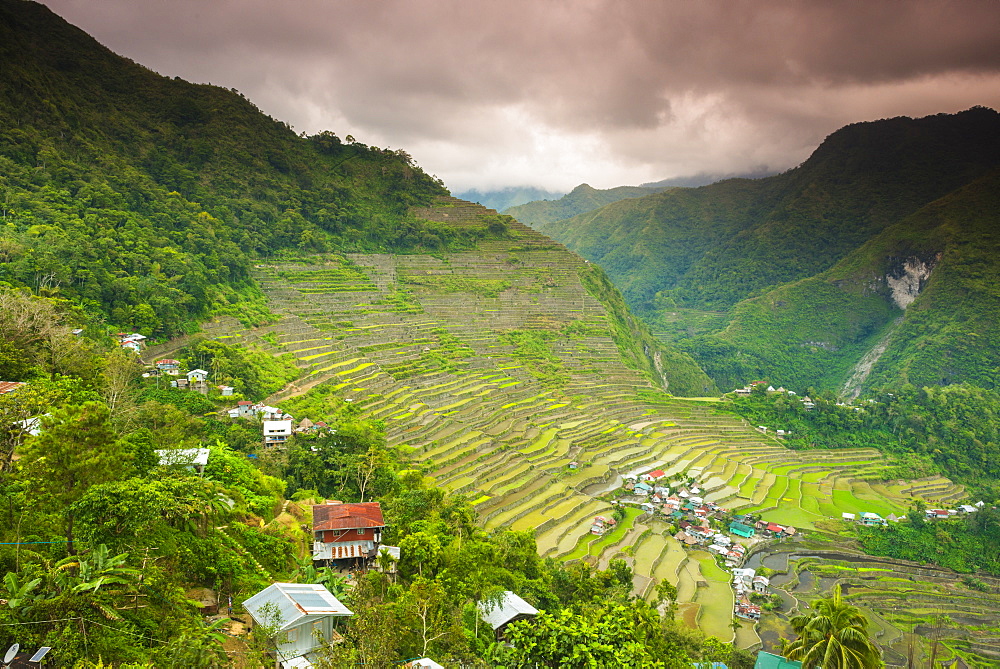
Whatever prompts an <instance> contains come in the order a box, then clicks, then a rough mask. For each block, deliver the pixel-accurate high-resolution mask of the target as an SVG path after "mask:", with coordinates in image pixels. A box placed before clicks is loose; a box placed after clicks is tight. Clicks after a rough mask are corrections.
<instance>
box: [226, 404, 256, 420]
mask: <svg viewBox="0 0 1000 669" xmlns="http://www.w3.org/2000/svg"><path fill="white" fill-rule="evenodd" d="M229 417H230V418H253V402H251V401H250V400H240V401H239V402H237V403H236V408H235V409H230V410H229Z"/></svg>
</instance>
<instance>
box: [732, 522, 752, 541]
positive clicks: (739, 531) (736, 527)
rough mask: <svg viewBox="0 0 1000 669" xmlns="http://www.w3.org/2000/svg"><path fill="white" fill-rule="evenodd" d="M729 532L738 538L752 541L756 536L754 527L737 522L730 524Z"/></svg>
mask: <svg viewBox="0 0 1000 669" xmlns="http://www.w3.org/2000/svg"><path fill="white" fill-rule="evenodd" d="M729 531H730V532H732V533H733V534H735V535H737V536H740V537H743V538H744V539H750V538H751V537H753V535H754V529H753V528H752V527H750V526H749V525H744V524H743V523H737V522H735V521H734V522H732V523H729Z"/></svg>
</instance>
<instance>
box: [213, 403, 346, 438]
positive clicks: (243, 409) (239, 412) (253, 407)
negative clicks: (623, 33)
mask: <svg viewBox="0 0 1000 669" xmlns="http://www.w3.org/2000/svg"><path fill="white" fill-rule="evenodd" d="M226 413H227V415H228V416H229V417H230V418H232V419H234V420H235V419H239V418H246V419H259V420H260V421H261V433H262V436H263V438H264V445H265V446H280V445H281V444H284V443H285V442H286V441H288V440H289V439H290V438H291V436H292V435H293V434H309V433H320V432H328V431H331V428H330V426H329V425H327V424H326V423H324V422H323V421H317V422H315V423H314V422H312V421H311V420H309V419H308V418H303V419H302V420H301V421H299V423H298V425H295V419H294V418H293V417H292V415H291V414H288V413H285V412H284V411H283V410H281V409H279V408H278V407H272V406H268V405H267V404H264V403H263V402H257V403H254V402H251V401H249V400H240V401H239V402H237V403H236V406H235V407H234V408H232V409H229V410H228V411H227V412H226Z"/></svg>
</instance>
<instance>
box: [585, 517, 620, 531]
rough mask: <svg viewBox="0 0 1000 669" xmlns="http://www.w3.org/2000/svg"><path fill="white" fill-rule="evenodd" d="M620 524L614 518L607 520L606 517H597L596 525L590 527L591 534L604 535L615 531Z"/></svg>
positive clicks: (595, 519)
mask: <svg viewBox="0 0 1000 669" xmlns="http://www.w3.org/2000/svg"><path fill="white" fill-rule="evenodd" d="M617 524H618V521H616V520H615V519H614V518H605V517H604V516H596V517H595V518H594V524H593V525H591V526H590V533H591V534H597V535H602V534H604V533H605V532H609V531H611V530H613V529H614V527H615V525H617Z"/></svg>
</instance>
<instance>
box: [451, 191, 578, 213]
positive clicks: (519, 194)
mask: <svg viewBox="0 0 1000 669" xmlns="http://www.w3.org/2000/svg"><path fill="white" fill-rule="evenodd" d="M563 195H564V193H557V192H555V191H548V190H544V189H542V188H535V187H534V186H519V187H515V186H511V187H509V188H504V189H502V190H495V191H479V190H476V189H472V190H467V191H463V192H461V193H455V197H460V198H462V199H463V200H468V201H469V202H478V203H479V204H481V205H483V206H484V207H487V208H489V209H495V210H497V211H499V212H504V213H506V212H505V211H504V210H506V209H508V208H510V207H516V206H518V205H520V204H524V203H525V202H533V201H535V200H557V199H559V198H560V197H562V196H563Z"/></svg>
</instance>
